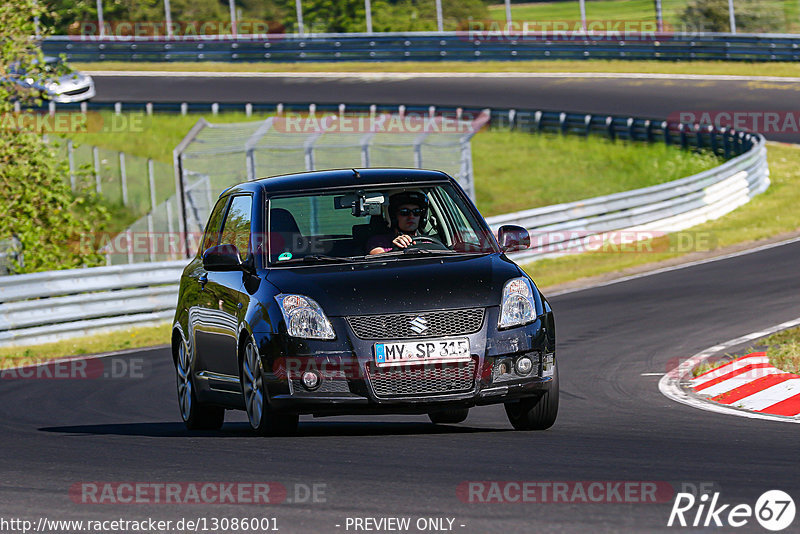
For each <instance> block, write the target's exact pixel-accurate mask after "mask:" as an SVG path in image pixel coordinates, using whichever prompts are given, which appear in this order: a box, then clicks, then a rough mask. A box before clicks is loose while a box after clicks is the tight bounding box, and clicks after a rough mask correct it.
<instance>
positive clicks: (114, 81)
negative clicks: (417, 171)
mask: <svg viewBox="0 0 800 534" xmlns="http://www.w3.org/2000/svg"><path fill="white" fill-rule="evenodd" d="M94 78H95V81H96V86H97V97H96V99H95V100H97V101H100V102H103V101H106V102H116V101H123V102H124V101H152V102H184V101H185V102H242V103H244V102H275V103H277V102H284V103H288V102H303V103H306V102H315V103H320V104H322V103H329V104H339V103H345V104H349V103H351V104H352V103H358V104H364V103H375V104H406V105H441V106H445V105H446V106H464V107H493V108H517V109H547V110H563V111H573V112H579V113H608V114H619V115H633V116H639V117H647V118H658V119H663V118H667V117H669V116H670V115H672V114H674V113H679V112H681V111H700V110H705V111H711V110H713V111H738V112H764V111H798V100H800V83H798V82H797V81H787V82H777V81H762V80H756V81H745V80H719V81H716V80H688V79H682V78H674V79H666V80H665V79H641V78H591V77H589V78H587V77H574V76H572V77H570V76H565V77H563V78H553V77H549V76H548V77H543V78H535V77H534V78H531V77H521V76H516V77H515V76H514V75H513V74H502V75H498V76H497V77H494V78H489V77H474V78H465V77H448V76H446V75H443V76H441V77H424V78H420V77H414V76H413V75H408V76H399V77H396V78H381V77H375V78H372V77H360V76H358V75H349V76H348V75H344V74H343V75H342V76H334V77H316V76H302V75H295V76H283V77H281V76H277V77H275V76H270V77H244V76H239V77H237V76H236V75H235V74H225V75H224V76H214V77H207V78H204V77H194V76H192V77H189V76H180V75H170V76H157V77H155V76H147V77H142V78H138V79H137V78H131V77H129V76H124V77H120V76H102V75H100V76H94ZM766 133H767V137H768V138H770V139H774V140H778V141H788V142H800V132H798V131H797V129H796V128H795V129H790V130H789V131H783V132H766Z"/></svg>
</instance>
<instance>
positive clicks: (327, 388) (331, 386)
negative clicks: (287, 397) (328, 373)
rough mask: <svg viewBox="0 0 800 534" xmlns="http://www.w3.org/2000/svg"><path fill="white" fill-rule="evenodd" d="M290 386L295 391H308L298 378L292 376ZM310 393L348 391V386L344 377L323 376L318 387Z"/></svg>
mask: <svg viewBox="0 0 800 534" xmlns="http://www.w3.org/2000/svg"><path fill="white" fill-rule="evenodd" d="M292 388H294V391H295V392H301V393H308V390H307V389H306V388H305V387H304V386H303V381H302V380H301V379H299V378H292ZM312 393H350V386H348V385H347V380H346V379H345V378H327V379H325V378H323V379H322V383H321V384H320V385H319V388H318V389H316V390H314V391H313V392H312Z"/></svg>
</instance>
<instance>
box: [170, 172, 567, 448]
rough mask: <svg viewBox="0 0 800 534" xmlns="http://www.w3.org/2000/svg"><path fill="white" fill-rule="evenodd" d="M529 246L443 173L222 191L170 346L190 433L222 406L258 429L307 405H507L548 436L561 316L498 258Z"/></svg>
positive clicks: (217, 419) (514, 419)
mask: <svg viewBox="0 0 800 534" xmlns="http://www.w3.org/2000/svg"><path fill="white" fill-rule="evenodd" d="M401 219H402V220H401ZM414 223H416V226H415V224H414ZM404 225H405V226H404ZM400 227H403V229H402V230H401V229H400ZM409 229H411V230H409ZM401 235H402V237H400V236H401ZM529 243H530V239H529V236H528V233H527V231H526V230H525V229H523V228H520V227H517V226H504V227H501V228H500V229H499V230H498V235H497V238H495V236H494V235H493V234H492V232H491V230H490V229H489V227H488V226H487V224H486V222H485V221H484V219H483V218H482V217H481V215H480V213H479V212H478V210H477V209H476V208H475V206H474V205H473V203H472V202H471V201H470V200H469V198H468V197H467V196H466V194H465V193H464V191H463V190H462V189H461V188H460V187H459V185H458V184H457V183H456V181H455V180H453V179H452V178H451V177H450V176H448V175H447V174H445V173H442V172H438V171H426V170H417V169H357V170H356V169H350V170H331V171H318V172H308V173H299V174H291V175H285V176H276V177H271V178H266V179H262V180H257V181H253V182H248V183H244V184H240V185H237V186H234V187H232V188H230V189H228V190H226V191H225V192H223V193H222V194H221V195H220V198H219V200H218V201H217V203H216V205H215V206H214V208H213V210H212V211H211V215H210V217H209V220H208V223H207V225H206V229H205V235H204V237H203V241H202V243H201V245H200V247H199V250H198V252H197V255H196V256H195V258H194V259H193V260H192V261H191V263H190V264H189V265H188V266H187V267H186V269H185V270H184V272H183V276H182V277H181V283H180V296H179V300H178V306H177V311H176V314H175V320H174V326H173V333H172V349H173V358H174V361H175V366H176V370H177V384H178V399H179V404H180V411H181V415H182V417H183V420H184V421H185V423H186V426H187V427H188V428H190V429H200V428H204V429H216V428H219V427H221V425H222V423H223V419H224V414H225V410H226V409H238V410H246V412H247V415H248V418H249V420H250V424H251V426H252V427H253V429H254V430H255V431H256V432H258V433H259V434H271V433H286V432H291V431H292V430H294V429H296V427H297V424H298V417H299V415H300V414H314V415H317V416H322V415H343V414H362V413H364V414H428V415H429V417H430V419H431V421H433V422H434V423H458V422H461V421H463V420H464V419H466V417H467V414H468V411H469V408H471V407H472V406H478V405H486V404H495V403H504V404H505V408H506V412H507V414H508V418H509V420H510V422H511V424H512V425H513V426H514V428H516V429H518V430H534V429H545V428H549V427H550V426H552V425H553V423H554V422H555V419H556V415H557V412H558V370H557V366H556V359H555V324H554V320H553V313H552V310H551V308H550V305H549V304H548V302H547V300H546V299H545V298H544V296H543V295H542V294H541V293H540V292H539V290H538V289H537V287H536V285H535V284H534V283H533V281H532V280H531V279H530V278H529V277H528V275H527V274H525V272H524V271H522V270H521V269H520V268H519V267H518V266H517V265H516V264H515V263H514V262H513V261H511V260H510V259H509V258H508V257H507V256H506V254H505V253H506V252H510V251H514V250H520V249H522V248H526V247H527V246H529Z"/></svg>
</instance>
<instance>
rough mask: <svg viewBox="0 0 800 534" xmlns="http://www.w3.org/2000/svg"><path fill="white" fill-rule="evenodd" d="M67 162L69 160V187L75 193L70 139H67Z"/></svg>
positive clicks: (73, 162)
mask: <svg viewBox="0 0 800 534" xmlns="http://www.w3.org/2000/svg"><path fill="white" fill-rule="evenodd" d="M67 160H69V186H70V188H71V189H72V191H73V192H74V191H75V149H74V147H73V145H72V139H67Z"/></svg>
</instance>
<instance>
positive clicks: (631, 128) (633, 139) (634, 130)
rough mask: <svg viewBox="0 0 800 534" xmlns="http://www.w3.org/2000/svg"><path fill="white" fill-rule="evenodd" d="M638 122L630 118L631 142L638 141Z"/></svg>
mask: <svg viewBox="0 0 800 534" xmlns="http://www.w3.org/2000/svg"><path fill="white" fill-rule="evenodd" d="M635 125H636V120H635V119H634V118H633V117H628V139H630V140H631V141H635V140H636V127H635Z"/></svg>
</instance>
